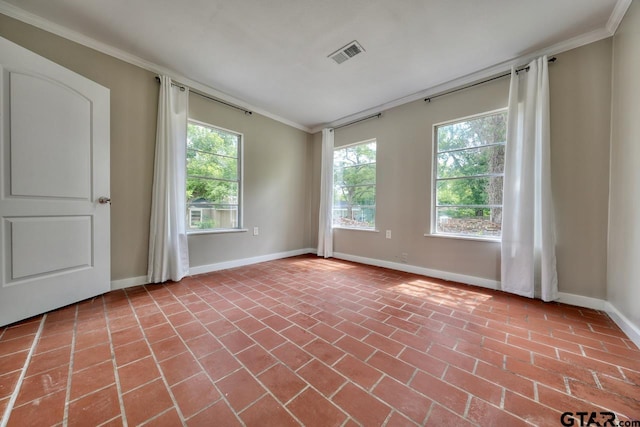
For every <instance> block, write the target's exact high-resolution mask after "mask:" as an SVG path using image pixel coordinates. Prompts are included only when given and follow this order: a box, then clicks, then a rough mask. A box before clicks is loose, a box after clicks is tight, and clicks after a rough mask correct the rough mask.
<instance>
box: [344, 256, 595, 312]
mask: <svg viewBox="0 0 640 427" xmlns="http://www.w3.org/2000/svg"><path fill="white" fill-rule="evenodd" d="M333 256H334V258H338V259H343V260H346V261H353V262H358V263H360V264H368V265H375V266H377V267H384V268H389V269H391V270H398V271H404V272H407V273H415V274H420V275H422V276H429V277H435V278H437V279H443V280H449V281H451V282H458V283H464V284H465V285H472V286H479V287H482V288H488V289H494V290H500V282H499V281H497V280H492V279H484V278H482V277H476V276H467V275H465V274H458V273H451V272H448V271H442V270H433V269H430V268H424V267H418V266H415V265H409V264H401V263H398V262H392V261H382V260H379V259H373V258H365V257H361V256H357V255H350V254H344V253H340V252H337V253H334V254H333ZM558 296H559V298H558V301H557V302H561V303H564V304H569V305H575V306H577V307H585V308H592V309H594V310H605V304H606V301H604V300H601V299H598V298H591V297H585V296H582V295H575V294H568V293H565V292H560V293H559V294H558Z"/></svg>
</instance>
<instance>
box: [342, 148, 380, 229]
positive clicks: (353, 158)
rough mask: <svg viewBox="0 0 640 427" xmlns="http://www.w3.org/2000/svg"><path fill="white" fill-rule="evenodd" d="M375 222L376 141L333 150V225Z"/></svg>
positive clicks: (370, 225)
mask: <svg viewBox="0 0 640 427" xmlns="http://www.w3.org/2000/svg"><path fill="white" fill-rule="evenodd" d="M375 225H376V141H375V140H369V141H364V142H359V143H357V144H353V145H349V146H347V147H342V148H337V149H335V150H334V151H333V226H334V227H346V228H361V229H373V228H375Z"/></svg>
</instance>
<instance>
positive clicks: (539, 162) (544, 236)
mask: <svg viewBox="0 0 640 427" xmlns="http://www.w3.org/2000/svg"><path fill="white" fill-rule="evenodd" d="M508 115H509V117H508V123H507V145H506V151H505V171H504V194H503V214H502V278H501V282H502V289H503V290H505V291H507V292H512V293H515V294H518V295H522V296H526V297H529V298H533V297H534V296H535V297H538V296H539V297H540V298H542V299H543V300H544V301H552V300H555V299H557V298H558V276H557V271H556V254H555V245H556V236H555V221H554V214H553V205H552V198H551V163H550V132H549V75H548V61H547V57H546V56H544V57H542V58H539V59H536V60H534V61H532V62H531V63H530V64H529V70H528V72H524V71H521V72H519V73H516V71H515V70H514V69H512V70H511V87H510V90H509V113H508Z"/></svg>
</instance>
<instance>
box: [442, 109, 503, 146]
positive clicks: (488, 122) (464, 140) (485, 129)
mask: <svg viewBox="0 0 640 427" xmlns="http://www.w3.org/2000/svg"><path fill="white" fill-rule="evenodd" d="M506 119H507V113H506V112H504V113H499V114H493V115H490V116H483V117H478V118H475V119H470V120H465V121H463V122H458V123H451V124H448V125H443V126H439V127H438V130H437V139H438V145H437V147H438V152H441V151H445V150H454V149H459V148H470V147H478V146H482V145H486V144H495V143H498V142H505V141H506V135H507V128H506V125H505V123H506Z"/></svg>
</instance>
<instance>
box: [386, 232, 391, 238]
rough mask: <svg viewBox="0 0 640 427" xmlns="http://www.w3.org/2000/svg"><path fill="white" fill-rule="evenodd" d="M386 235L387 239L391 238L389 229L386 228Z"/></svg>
mask: <svg viewBox="0 0 640 427" xmlns="http://www.w3.org/2000/svg"><path fill="white" fill-rule="evenodd" d="M386 236H387V239H390V238H391V230H387V233H386Z"/></svg>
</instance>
